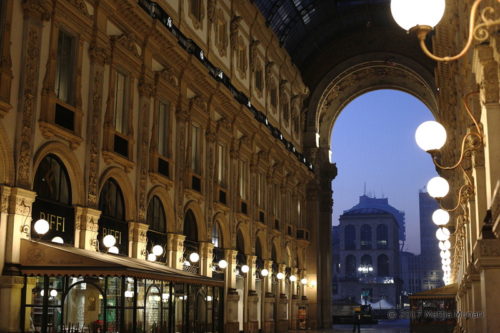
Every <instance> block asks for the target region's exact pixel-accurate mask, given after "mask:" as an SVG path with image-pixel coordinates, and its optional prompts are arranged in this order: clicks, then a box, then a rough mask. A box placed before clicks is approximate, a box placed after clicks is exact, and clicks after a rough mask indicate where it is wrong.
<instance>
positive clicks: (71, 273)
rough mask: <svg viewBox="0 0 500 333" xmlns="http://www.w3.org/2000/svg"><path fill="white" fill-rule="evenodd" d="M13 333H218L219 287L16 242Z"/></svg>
mask: <svg viewBox="0 0 500 333" xmlns="http://www.w3.org/2000/svg"><path fill="white" fill-rule="evenodd" d="M21 271H22V273H23V274H24V276H25V283H24V288H23V290H22V311H21V325H20V326H21V331H22V332H41V333H53V332H54V333H55V332H64V333H80V332H81V333H84V332H85V333H94V332H95V333H98V332H109V333H114V332H123V333H146V332H148V333H156V332H179V333H181V332H182V333H183V332H190V333H191V332H214V333H215V332H221V331H222V327H223V318H222V314H223V311H222V307H223V282H221V281H215V280H212V279H210V278H205V277H201V276H198V275H194V274H191V273H188V272H183V271H178V270H174V269H172V268H169V267H166V266H164V265H161V264H155V263H151V262H147V261H144V260H139V259H133V258H128V257H123V256H117V255H110V254H104V253H100V252H91V251H86V250H82V249H77V248H73V247H68V246H64V245H57V244H47V243H40V242H35V241H29V240H23V243H22V247H21Z"/></svg>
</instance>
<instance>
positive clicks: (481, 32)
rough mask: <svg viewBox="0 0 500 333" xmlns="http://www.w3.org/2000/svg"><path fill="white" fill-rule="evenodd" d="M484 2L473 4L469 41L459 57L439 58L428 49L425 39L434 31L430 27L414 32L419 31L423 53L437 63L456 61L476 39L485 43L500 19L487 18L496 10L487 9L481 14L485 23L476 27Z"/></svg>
mask: <svg viewBox="0 0 500 333" xmlns="http://www.w3.org/2000/svg"><path fill="white" fill-rule="evenodd" d="M481 1H482V0H476V1H474V3H473V4H472V8H471V12H470V18H469V37H468V39H467V42H466V43H465V46H464V48H463V49H462V51H460V52H459V53H458V54H457V55H454V56H447V57H439V56H436V55H434V54H433V53H432V52H431V51H429V49H428V48H427V45H426V44H425V38H426V37H427V34H428V33H429V32H430V31H432V27H430V26H416V27H415V28H413V29H414V30H416V31H417V38H418V39H419V40H420V47H421V48H422V51H424V53H425V54H426V55H427V56H428V57H429V58H431V59H433V60H435V61H444V62H447V61H454V60H457V59H459V58H461V57H463V56H464V55H465V54H466V53H467V51H469V48H470V47H471V45H472V40H473V39H474V38H475V39H477V40H479V41H484V40H486V39H487V38H488V37H489V33H488V31H487V28H488V27H491V26H494V25H498V24H500V19H496V20H492V19H489V18H488V17H487V15H488V14H493V13H494V12H495V10H494V9H493V8H492V7H486V8H485V9H483V11H482V12H481V15H480V17H481V20H482V21H483V22H482V23H480V24H478V25H477V26H474V23H475V22H474V21H475V20H474V18H475V16H476V13H477V10H478V7H479V4H480V3H481ZM497 2H498V3H500V0H497Z"/></svg>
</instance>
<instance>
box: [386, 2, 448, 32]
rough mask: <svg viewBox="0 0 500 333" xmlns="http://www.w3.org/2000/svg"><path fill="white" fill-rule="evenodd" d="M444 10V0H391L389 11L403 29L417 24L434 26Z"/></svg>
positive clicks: (408, 28)
mask: <svg viewBox="0 0 500 333" xmlns="http://www.w3.org/2000/svg"><path fill="white" fill-rule="evenodd" d="M444 10H445V0H392V1H391V13H392V17H393V18H394V21H396V23H397V24H398V25H399V26H400V27H401V28H403V29H405V30H410V29H411V28H413V27H415V26H417V25H424V26H428V27H431V28H434V27H435V26H436V25H437V24H438V23H439V21H441V18H442V17H443V14H444Z"/></svg>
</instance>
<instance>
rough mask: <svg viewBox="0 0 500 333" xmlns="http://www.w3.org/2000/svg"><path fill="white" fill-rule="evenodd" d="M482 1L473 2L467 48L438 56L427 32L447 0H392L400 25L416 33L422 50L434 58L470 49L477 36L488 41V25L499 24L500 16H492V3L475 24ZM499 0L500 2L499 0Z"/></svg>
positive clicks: (451, 59) (392, 11) (440, 58)
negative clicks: (430, 48) (432, 49)
mask: <svg viewBox="0 0 500 333" xmlns="http://www.w3.org/2000/svg"><path fill="white" fill-rule="evenodd" d="M481 1H482V0H475V1H474V3H473V4H472V7H471V11H470V18H469V32H468V33H469V35H468V38H467V42H466V43H465V46H464V48H463V49H462V50H461V51H460V52H458V53H457V54H456V55H454V56H445V57H439V56H436V55H434V54H432V52H431V51H429V49H428V48H427V45H425V39H426V37H427V34H428V33H429V32H431V31H432V30H433V29H434V27H435V26H436V25H437V24H438V23H439V21H441V18H442V17H443V15H444V11H445V9H446V3H445V2H446V1H445V0H392V1H391V13H392V16H393V17H394V20H395V21H396V23H397V24H398V25H399V26H401V27H402V28H403V29H405V30H407V31H409V32H411V33H416V35H417V38H418V39H419V41H420V47H421V48H422V51H424V53H425V54H426V55H427V56H428V57H429V58H431V59H433V60H435V61H454V60H457V59H459V58H461V57H463V56H464V55H465V54H466V53H467V51H468V50H469V49H470V47H471V45H472V41H473V40H474V39H476V40H477V41H479V42H484V41H486V40H487V39H488V38H489V37H490V34H489V31H488V28H490V27H492V26H495V25H499V24H500V19H498V18H492V16H493V14H494V13H495V9H494V8H493V7H485V8H484V9H483V10H482V11H481V13H480V15H479V18H480V19H479V20H478V24H477V25H476V24H475V21H476V15H477V12H478V8H479V4H480V3H481ZM496 2H497V3H500V0H497V1H496Z"/></svg>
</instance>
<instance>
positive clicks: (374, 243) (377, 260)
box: [334, 195, 404, 307]
mask: <svg viewBox="0 0 500 333" xmlns="http://www.w3.org/2000/svg"><path fill="white" fill-rule="evenodd" d="M339 221H340V225H339V227H338V228H339V229H337V230H338V231H336V232H335V233H337V235H339V237H338V238H339V240H340V241H339V242H338V245H339V250H338V252H337V253H338V254H339V255H338V258H337V260H336V259H335V249H334V262H337V266H335V267H334V275H337V281H338V282H337V290H336V291H337V293H336V294H334V300H335V299H337V300H339V299H351V300H354V301H357V302H360V303H367V302H370V303H376V302H379V301H384V302H387V303H390V304H391V305H392V306H394V307H396V306H397V305H398V304H399V303H400V297H399V296H400V288H401V279H400V275H401V273H400V258H399V240H401V239H404V232H403V233H401V232H400V228H401V227H403V228H404V213H403V212H401V211H399V210H397V209H395V208H394V207H392V206H390V205H389V203H388V200H387V199H386V198H385V199H377V198H370V197H368V196H366V195H363V196H361V197H360V200H359V203H358V204H357V205H356V206H354V207H352V208H351V209H349V210H347V211H344V213H343V214H342V215H341V216H340V219H339ZM334 236H335V235H334ZM334 239H335V238H334ZM334 244H335V242H334ZM334 281H335V280H334ZM334 288H335V287H334Z"/></svg>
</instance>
